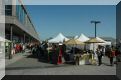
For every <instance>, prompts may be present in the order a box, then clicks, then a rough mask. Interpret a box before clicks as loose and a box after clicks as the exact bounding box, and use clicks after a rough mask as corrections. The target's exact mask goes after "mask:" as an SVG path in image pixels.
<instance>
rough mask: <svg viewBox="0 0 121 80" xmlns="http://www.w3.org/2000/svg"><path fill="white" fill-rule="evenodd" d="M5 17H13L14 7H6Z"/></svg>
mask: <svg viewBox="0 0 121 80" xmlns="http://www.w3.org/2000/svg"><path fill="white" fill-rule="evenodd" d="M5 15H7V16H12V5H5Z"/></svg>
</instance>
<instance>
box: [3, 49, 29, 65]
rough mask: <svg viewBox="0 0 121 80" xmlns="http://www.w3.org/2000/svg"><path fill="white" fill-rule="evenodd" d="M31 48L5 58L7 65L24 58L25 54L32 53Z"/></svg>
mask: <svg viewBox="0 0 121 80" xmlns="http://www.w3.org/2000/svg"><path fill="white" fill-rule="evenodd" d="M28 52H29V50H26V51H25V52H24V53H17V54H15V55H13V56H12V59H8V58H7V59H5V66H7V65H10V64H12V63H15V62H16V61H18V60H20V59H22V58H24V57H25V56H24V55H30V54H31V53H28Z"/></svg>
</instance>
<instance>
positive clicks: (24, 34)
mask: <svg viewBox="0 0 121 80" xmlns="http://www.w3.org/2000/svg"><path fill="white" fill-rule="evenodd" d="M25 43H26V34H25V33H24V44H25Z"/></svg>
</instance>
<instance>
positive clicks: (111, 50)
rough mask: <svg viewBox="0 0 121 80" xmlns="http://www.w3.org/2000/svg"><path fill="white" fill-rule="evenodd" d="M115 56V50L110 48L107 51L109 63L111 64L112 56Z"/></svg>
mask: <svg viewBox="0 0 121 80" xmlns="http://www.w3.org/2000/svg"><path fill="white" fill-rule="evenodd" d="M114 56H115V51H114V50H113V49H112V48H111V49H110V52H109V59H110V65H111V66H113V58H114Z"/></svg>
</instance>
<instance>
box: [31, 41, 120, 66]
mask: <svg viewBox="0 0 121 80" xmlns="http://www.w3.org/2000/svg"><path fill="white" fill-rule="evenodd" d="M31 51H32V54H33V55H34V56H36V57H37V58H38V59H39V60H40V61H41V59H44V60H45V61H46V62H49V63H52V64H62V63H64V62H68V61H72V62H74V63H76V59H75V55H77V54H79V55H80V57H81V55H83V54H87V53H88V54H94V55H97V56H96V58H97V62H98V65H99V66H100V65H101V64H102V57H104V56H105V57H108V58H109V61H110V65H111V66H113V64H114V63H117V62H118V61H120V58H119V57H118V56H119V55H121V52H120V50H119V47H116V48H115V47H113V46H112V47H104V46H98V48H97V49H96V51H95V52H94V51H92V50H82V49H78V48H76V47H72V48H70V49H68V48H67V46H66V45H65V44H62V43H58V44H49V43H48V42H46V41H45V42H42V43H41V44H34V45H32V46H31ZM114 57H117V60H116V61H115V62H114Z"/></svg>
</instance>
